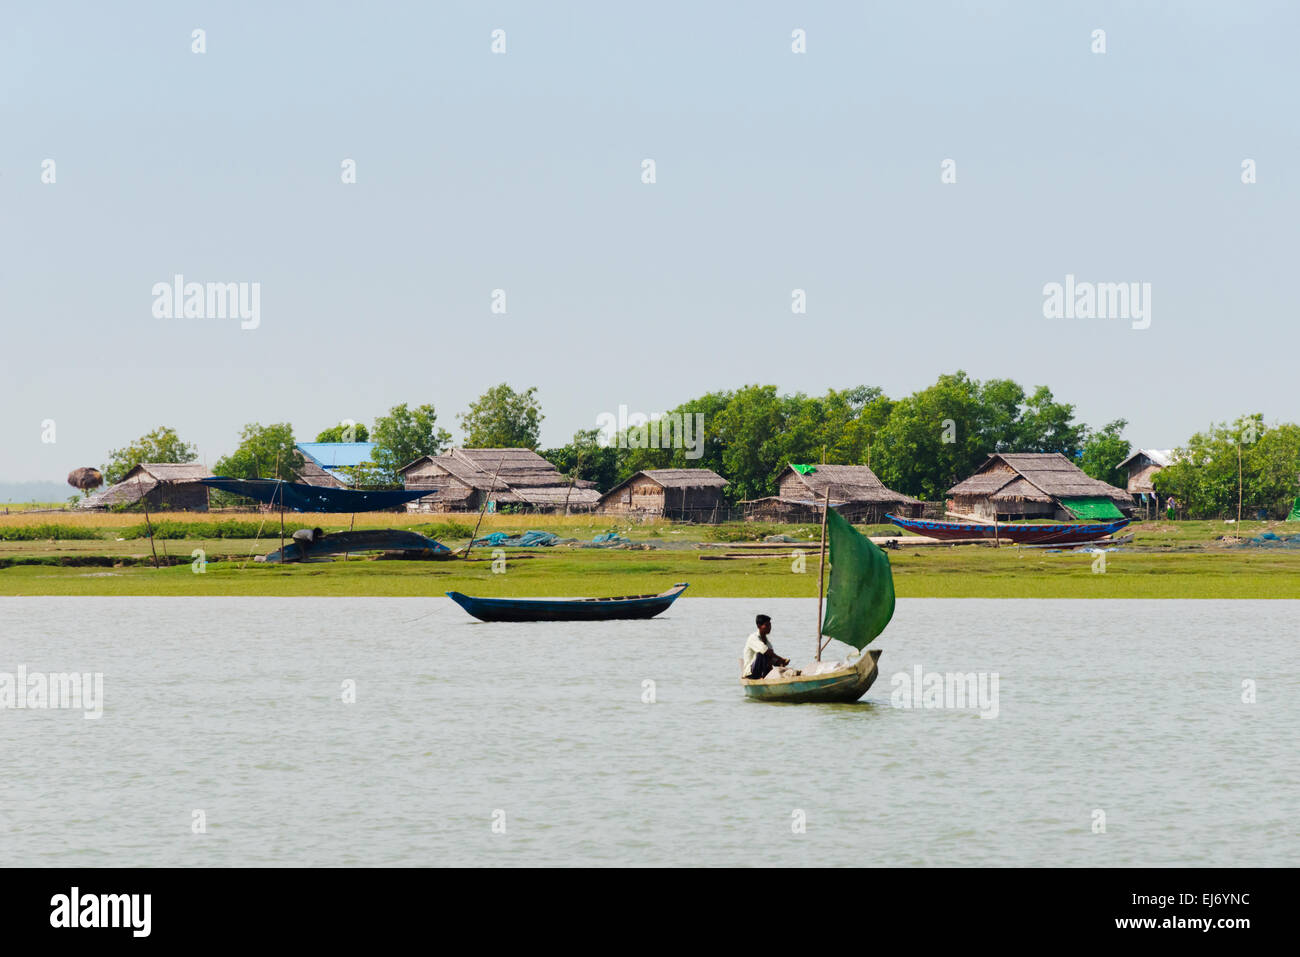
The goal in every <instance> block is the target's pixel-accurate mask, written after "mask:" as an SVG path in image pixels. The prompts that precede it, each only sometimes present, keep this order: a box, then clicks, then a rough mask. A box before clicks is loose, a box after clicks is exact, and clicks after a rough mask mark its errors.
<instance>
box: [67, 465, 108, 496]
mask: <svg viewBox="0 0 1300 957" xmlns="http://www.w3.org/2000/svg"><path fill="white" fill-rule="evenodd" d="M68 484H69V485H71V486H72V487H73V488H75V489H80V490H81V491H83V492H89V491H90V490H91V489H93V488H99V487H100V486H101V485H103V484H104V476H103V475H102V474H101V473H100V471H99V469H92V468H89V467H85V468H79V469H73V470H72V471H71V472H69V473H68Z"/></svg>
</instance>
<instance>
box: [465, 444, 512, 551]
mask: <svg viewBox="0 0 1300 957" xmlns="http://www.w3.org/2000/svg"><path fill="white" fill-rule="evenodd" d="M505 464H506V457H505V455H504V454H503V455H502V456H501V461H499V462H497V470H496V471H495V472H493V473H492V486H491V488H489V489H488V494H487V495H485V496H484V497H483V507H482V508H481V509H479V512H478V521H477V522H475V523H474V534H473V535H471V536H470V537H469V544H468V545H466V546H465V561H469V553H470V550H471V549H472V548H473V547H474V539H476V538H478V527H479V526H480V525H482V524H483V515H484V513H485V512H487V507H488V498H489V497H490V496H491V494H492V493H493V492H495V491H496V489H497V476H498V475H500V474H501V466H503V465H505Z"/></svg>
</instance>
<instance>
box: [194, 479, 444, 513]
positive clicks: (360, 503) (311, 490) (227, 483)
mask: <svg viewBox="0 0 1300 957" xmlns="http://www.w3.org/2000/svg"><path fill="white" fill-rule="evenodd" d="M199 481H201V482H202V483H203V484H204V485H211V486H212V487H213V488H219V489H221V490H222V491H223V492H230V493H232V494H234V495H243V496H244V497H246V498H251V499H256V500H257V501H259V502H265V503H266V504H267V505H284V507H285V508H287V509H290V510H291V511H294V512H379V511H383V510H384V509H389V508H400V507H401V506H403V505H405V504H406V503H407V502H410V501H414V500H415V499H417V498H423V497H424V496H426V495H432V494H434V493H433V492H432V491H430V490H429V489H427V488H426V489H394V490H392V491H382V492H358V491H355V490H353V489H350V488H325V487H324V486H320V485H305V484H302V483H299V482H280V481H276V480H275V479H236V478H224V477H221V476H218V477H217V478H205V479H200V480H199Z"/></svg>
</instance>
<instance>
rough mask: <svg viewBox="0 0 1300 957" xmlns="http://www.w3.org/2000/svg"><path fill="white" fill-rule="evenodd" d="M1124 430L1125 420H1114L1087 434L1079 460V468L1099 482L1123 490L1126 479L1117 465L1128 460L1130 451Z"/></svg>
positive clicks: (1126, 425)
mask: <svg viewBox="0 0 1300 957" xmlns="http://www.w3.org/2000/svg"><path fill="white" fill-rule="evenodd" d="M1126 428H1128V421H1127V420H1126V419H1116V420H1115V421H1114V422H1108V423H1106V424H1105V425H1104V426H1102V427H1101V428H1100V429H1098V430H1096V431H1094V432H1089V433H1088V436H1087V438H1085V439H1084V440H1083V455H1082V457H1081V458H1080V460H1079V467H1080V468H1082V469H1083V471H1084V472H1086V473H1087V474H1088V475H1090V476H1092V477H1093V478H1095V479H1097V480H1099V481H1102V482H1105V483H1107V484H1108V485H1113V486H1115V487H1116V488H1123V487H1124V486H1125V485H1126V484H1127V482H1128V477H1127V476H1126V475H1125V474H1124V471H1123V469H1121V468H1120V467H1119V463H1120V462H1123V461H1124V460H1125V459H1126V458H1128V455H1129V452H1130V451H1132V449H1131V448H1130V446H1129V444H1128V440H1127V439H1125V438H1124V437H1123V432H1124V430H1125V429H1126Z"/></svg>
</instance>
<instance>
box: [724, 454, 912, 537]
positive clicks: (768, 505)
mask: <svg viewBox="0 0 1300 957" xmlns="http://www.w3.org/2000/svg"><path fill="white" fill-rule="evenodd" d="M828 491H829V492H830V505H831V508H833V509H835V510H836V511H837V512H839V513H840V514H841V515H843V516H844V517H845V518H846V519H848V520H849V521H850V522H859V523H861V522H883V521H886V519H885V516H886V515H887V514H889V513H890V512H892V513H894V514H895V515H902V516H903V517H904V518H912V517H919V516H920V515H921V514H922V510H923V509H924V507H925V503H924V502H921V501H920V500H918V499H915V498H912V497H911V496H910V495H904V494H903V493H902V492H895V491H894V490H893V489H890V488H887V487H886V486H885V483H884V482H882V481H880V479H879V478H878V477H877V476H876V473H875V472H873V471H871V469H870V468H868V467H867V466H865V465H787V466H786V467H785V470H784V471H783V472H782V473H781V474H780V475H779V476H778V477H777V494H776V495H774V496H769V497H768V498H760V499H754V500H751V501H748V502H746V503H745V520H746V521H763V522H787V523H796V522H820V521H821V506H822V503H823V502H824V501H825V500H826V493H827V492H828Z"/></svg>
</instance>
